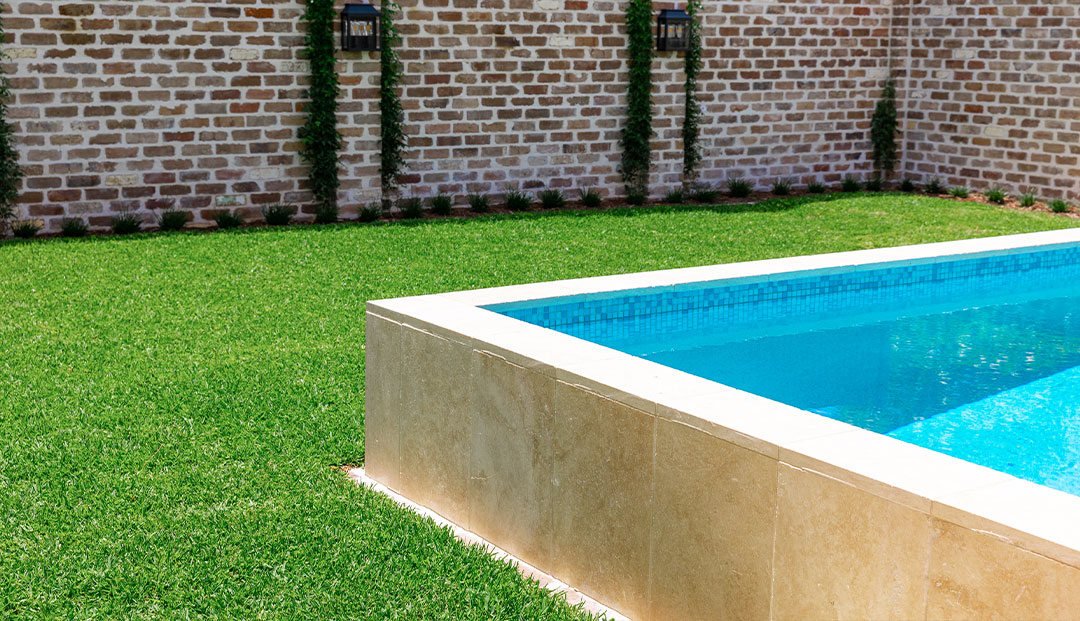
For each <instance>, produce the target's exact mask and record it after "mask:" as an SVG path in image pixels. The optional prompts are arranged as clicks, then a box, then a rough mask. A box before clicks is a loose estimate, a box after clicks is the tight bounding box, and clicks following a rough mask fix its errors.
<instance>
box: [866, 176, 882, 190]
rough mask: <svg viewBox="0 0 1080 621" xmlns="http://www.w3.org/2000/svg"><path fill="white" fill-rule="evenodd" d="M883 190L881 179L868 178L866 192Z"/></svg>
mask: <svg viewBox="0 0 1080 621" xmlns="http://www.w3.org/2000/svg"><path fill="white" fill-rule="evenodd" d="M884 189H885V182H884V181H882V179H881V177H870V178H869V179H867V181H866V191H867V192H880V191H882V190H884Z"/></svg>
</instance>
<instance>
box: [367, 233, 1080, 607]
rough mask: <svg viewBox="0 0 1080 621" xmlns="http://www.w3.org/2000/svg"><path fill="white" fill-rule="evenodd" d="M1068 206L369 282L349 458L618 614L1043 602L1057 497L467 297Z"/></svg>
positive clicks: (1075, 552)
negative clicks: (672, 258) (358, 448)
mask: <svg viewBox="0 0 1080 621" xmlns="http://www.w3.org/2000/svg"><path fill="white" fill-rule="evenodd" d="M1078 242H1080V229H1072V230H1066V231H1054V232H1047V233H1036V234H1028V235H1016V236H1009V237H998V238H985V239H977V240H968V241H959V242H947V243H941V244H928V245H922V246H911V247H902V248H889V249H880V250H865V251H857V252H848V253H839V254H830V255H818V256H813V257H792V258H786V259H774V260H768V261H758V262H753V263H742V264H732V265H719V266H707V267H700V268H688V269H679V270H668V271H661V272H650V273H643V274H627V275H620V276H610V277H601V278H588V279H580V280H570V281H560V282H553V283H540V284H535V285H521V286H515V287H504V288H498V289H486V290H480V291H469V292H459V293H448V294H439V295H428V296H421V297H415V298H402V299H396V300H381V301H375V302H370V303H369V304H368V308H367V322H368V326H367V392H366V400H367V405H366V437H367V446H366V454H367V457H366V464H365V467H366V471H367V474H368V475H369V476H371V477H372V478H374V479H375V480H378V481H379V482H381V483H383V484H384V485H386V486H387V487H389V488H391V489H393V490H395V491H397V492H398V493H400V494H402V495H403V496H405V497H407V498H409V499H411V500H413V501H414V502H417V503H418V504H421V505H423V506H425V507H427V508H429V509H431V510H433V511H435V512H436V513H438V514H440V515H442V516H443V517H445V518H446V519H448V520H450V521H451V522H454V523H455V524H458V525H459V526H461V527H463V528H465V529H467V530H469V531H472V532H474V533H476V534H477V535H479V536H481V537H483V538H485V539H487V540H488V541H491V542H492V543H494V544H495V545H498V546H499V547H501V548H503V549H505V550H507V551H508V552H510V553H512V554H514V555H515V556H517V557H519V558H521V559H523V560H525V561H526V562H528V563H529V564H531V565H533V566H535V567H537V568H538V569H540V570H541V571H544V572H546V573H549V574H551V575H553V576H555V577H556V578H558V579H560V580H562V581H564V582H566V583H568V584H570V585H571V586H573V587H574V588H577V589H579V590H581V591H582V592H584V593H587V594H588V595H590V596H592V597H594V598H596V599H597V600H599V601H601V602H603V603H604V604H605V605H608V606H610V607H611V608H613V609H615V610H618V611H620V612H622V613H624V614H626V615H627V616H629V617H632V618H636V619H669V618H740V619H742V618H745V619H766V618H823V617H857V618H871V617H872V618H904V619H911V618H934V619H939V618H970V617H978V616H989V615H990V614H991V613H993V614H994V615H997V616H1000V617H1013V618H1021V617H1025V618H1029V617H1038V618H1055V617H1060V618H1065V617H1068V616H1071V615H1072V614H1074V613H1075V610H1077V609H1078V607H1080V529H1077V528H1076V525H1077V524H1080V497H1077V496H1073V495H1070V494H1066V493H1063V492H1058V491H1055V490H1052V489H1050V488H1047V487H1044V486H1041V485H1037V484H1034V483H1029V482H1026V481H1022V480H1020V479H1016V478H1014V477H1011V476H1009V475H1006V474H1003V473H1000V472H997V471H994V470H991V469H989V468H985V467H982V466H978V465H975V464H971V463H968V462H965V461H962V460H959V459H956V458H953V457H950V456H947V455H944V454H941V453H937V452H935V451H932V450H929V449H925V448H921V447H918V446H915V445H912V444H908V443H905V442H903V441H900V440H897V439H895V438H890V437H887V436H884V435H879V434H876V433H873V432H870V431H866V430H863V429H860V428H857V427H854V426H851V425H848V424H846V423H842V422H839V421H835V420H832V419H829V418H826V417H823V416H820V415H817V414H813V413H809V412H806V411H803V410H800V409H797V408H794V407H790V406H787V405H783V404H780V403H778V402H775V401H771V400H768V399H765V398H763V397H759V396H756V395H753V394H749V393H746V392H743V391H739V390H736V389H734V388H731V387H728V386H724V385H722V384H718V383H716V382H712V381H709V380H706V379H703V378H700V377H697V376H694V375H690V374H688V373H683V372H681V371H677V370H675V369H672V368H669V367H666V366H662V365H660V364H657V363H654V362H650V361H647V360H644V359H641V358H637V357H634V356H632V355H629V354H625V353H621V352H618V351H615V350H613V349H609V348H607V347H603V346H601V345H597V344H594V343H590V342H587V341H584V340H581V339H578V338H576V337H573V336H569V335H566V334H562V333H559V332H555V331H553V330H549V329H546V328H542V327H539V326H536V325H532V324H528V323H525V322H523V321H519V320H517V319H512V318H510V317H506V316H504V315H501V314H498V313H495V312H492V311H490V310H485V309H484V308H482V307H484V306H489V305H493V304H508V303H514V302H521V301H528V300H539V299H546V298H553V297H564V296H605V295H610V294H611V293H612V292H618V291H624V290H629V289H642V288H655V289H656V290H662V289H663V288H668V287H675V286H679V285H685V284H687V283H697V282H704V281H715V280H724V279H762V278H766V279H767V278H779V277H784V278H789V277H790V276H791V274H792V273H795V272H808V271H813V272H815V273H822V272H825V271H854V270H861V269H870V268H871V266H872V267H873V268H880V267H885V266H883V265H882V264H889V266H895V265H901V264H904V263H905V262H906V263H912V264H914V263H925V262H928V261H930V262H933V261H951V260H956V259H962V258H971V257H975V256H980V255H983V254H1001V253H1010V252H1017V251H1022V250H1025V249H1033V248H1035V247H1051V246H1054V245H1062V244H1076V243H1078Z"/></svg>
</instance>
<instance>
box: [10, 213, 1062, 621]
mask: <svg viewBox="0 0 1080 621" xmlns="http://www.w3.org/2000/svg"><path fill="white" fill-rule="evenodd" d="M1076 224H1077V223H1076V221H1075V220H1070V219H1067V218H1062V217H1053V216H1049V215H1044V214H1030V213H1021V212H1018V211H1010V210H1006V209H1003V208H995V207H986V206H979V205H971V204H961V203H956V202H947V201H940V200H936V199H927V198H918V197H911V196H878V197H869V196H846V197H825V198H823V199H822V198H818V199H814V200H806V199H803V200H799V199H789V200H786V201H777V202H773V203H770V204H769V205H767V206H764V207H755V208H725V209H718V210H706V209H663V208H661V209H640V210H635V211H629V212H627V211H609V212H591V213H562V214H527V215H523V216H514V217H491V218H484V219H477V220H462V221H439V222H431V221H429V222H421V223H412V224H405V225H389V226H387V225H381V226H358V225H341V226H332V227H297V228H290V229H275V230H266V229H263V230H250V231H243V232H233V233H216V234H205V235H204V234H189V235H185V234H179V235H167V236H166V235H145V236H138V237H134V238H128V239H117V238H98V239H87V240H79V241H49V242H33V243H9V244H5V245H3V246H0V274H2V275H3V289H2V290H0V300H2V311H3V313H2V318H0V617H4V618H12V617H41V616H47V617H57V616H61V617H79V618H90V617H95V618H100V617H120V618H128V617H132V616H138V617H189V616H192V617H194V616H213V617H237V618H245V619H246V618H311V617H323V618H402V619H417V618H445V619H493V618H498V619H558V618H574V617H576V616H578V615H577V613H576V612H575V611H573V610H571V609H569V607H567V606H566V605H565V604H564V603H562V602H561V601H559V600H558V599H556V598H554V597H551V596H549V595H547V594H546V593H545V592H544V591H543V590H542V589H540V588H539V587H537V586H535V585H534V584H533V583H530V582H528V581H526V580H523V579H522V578H521V577H519V575H518V574H517V573H516V572H515V571H514V570H513V569H511V568H510V567H509V566H507V565H505V564H502V563H499V562H496V561H493V560H491V559H490V558H488V557H486V556H485V555H484V554H482V553H481V552H479V551H478V550H476V549H473V548H467V547H464V546H462V545H460V544H458V543H457V542H456V541H455V540H454V539H453V538H452V537H451V536H450V535H449V534H448V533H447V532H446V531H444V530H442V529H439V528H437V527H435V526H434V525H433V524H432V523H430V522H428V521H426V520H423V519H420V518H418V517H416V516H415V515H413V514H412V513H410V512H407V511H404V510H401V509H399V508H397V507H396V506H395V505H394V504H392V503H391V502H390V501H388V500H387V499H386V498H384V497H382V496H380V495H378V494H375V493H372V492H369V491H366V490H364V489H361V488H359V487H357V486H356V485H354V484H353V483H351V482H350V481H348V480H347V479H346V477H345V476H344V474H342V473H341V472H340V470H339V469H337V466H338V465H340V464H357V463H361V462H362V461H363V457H364V393H363V385H364V381H363V380H364V314H363V313H364V302H365V301H366V300H368V299H374V298H387V297H396V296H405V295H414V294H421V293H433V292H439V291H451V290H458V289H468V288H476V287H490V286H495V285H509V284H514V283H525V282H534V281H541V280H552V279H560V278H572V277H577V276H591V275H600V274H613V273H618V272H632V271H640V270H654V269H661V268H674V267H683V266H691V265H703V264H709V263H719V262H729V261H744V260H750V259H763V258H767V257H777V256H790V255H798V254H812V253H820V252H830V251H840V250H851V249H859V248H870V247H877V246H889V245H899V244H908V243H917V242H929V241H938V240H948V239H957V238H964V237H975V236H987V235H998V234H1006V233H1017V232H1027V231H1036V230H1043V229H1051V228H1061V227H1067V226H1074V225H1076Z"/></svg>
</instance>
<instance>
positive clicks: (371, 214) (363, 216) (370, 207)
mask: <svg viewBox="0 0 1080 621" xmlns="http://www.w3.org/2000/svg"><path fill="white" fill-rule="evenodd" d="M357 215H358V217H359V218H360V221H361V222H374V221H376V220H378V219H379V218H381V217H382V205H380V204H379V203H368V204H367V205H364V206H363V207H361V208H360V213H359V214H357Z"/></svg>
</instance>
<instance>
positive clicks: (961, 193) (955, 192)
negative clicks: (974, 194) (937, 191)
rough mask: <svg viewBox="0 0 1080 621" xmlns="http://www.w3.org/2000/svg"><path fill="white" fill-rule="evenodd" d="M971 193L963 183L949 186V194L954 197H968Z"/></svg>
mask: <svg viewBox="0 0 1080 621" xmlns="http://www.w3.org/2000/svg"><path fill="white" fill-rule="evenodd" d="M968 195H969V192H968V189H967V188H965V187H964V186H962V185H954V186H953V187H951V188H949V196H951V197H953V198H967V197H968Z"/></svg>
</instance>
